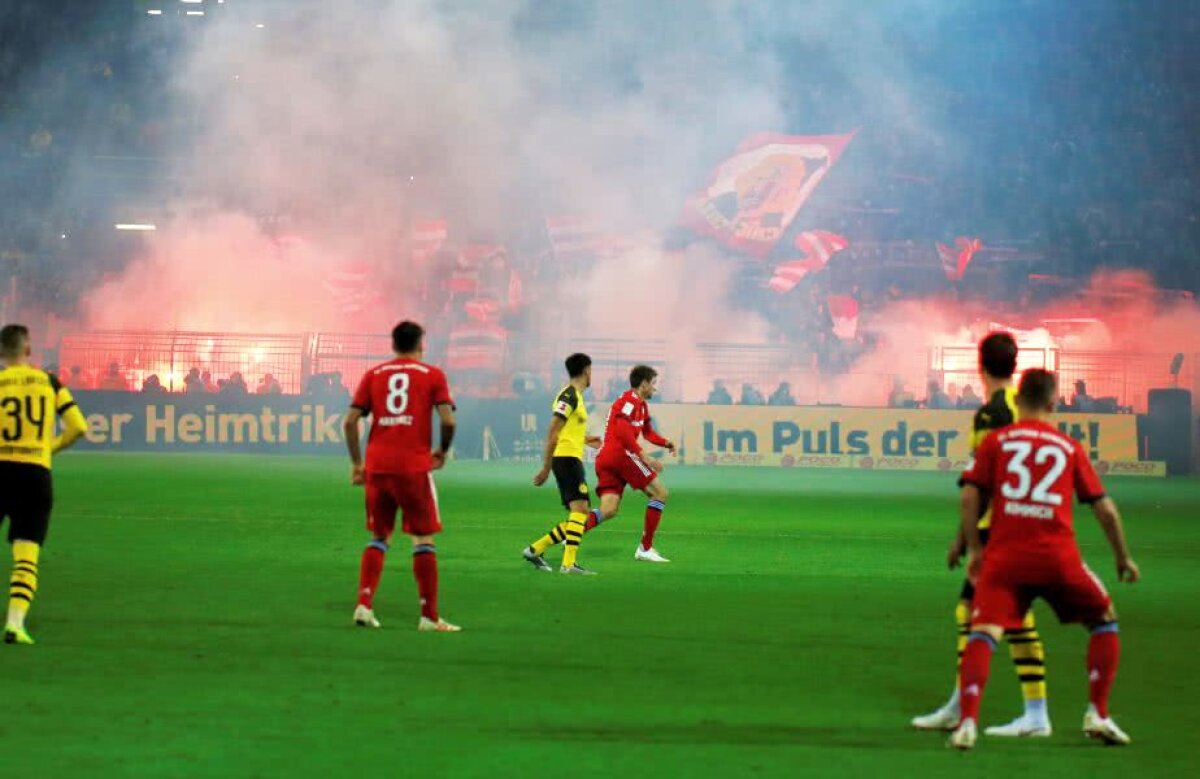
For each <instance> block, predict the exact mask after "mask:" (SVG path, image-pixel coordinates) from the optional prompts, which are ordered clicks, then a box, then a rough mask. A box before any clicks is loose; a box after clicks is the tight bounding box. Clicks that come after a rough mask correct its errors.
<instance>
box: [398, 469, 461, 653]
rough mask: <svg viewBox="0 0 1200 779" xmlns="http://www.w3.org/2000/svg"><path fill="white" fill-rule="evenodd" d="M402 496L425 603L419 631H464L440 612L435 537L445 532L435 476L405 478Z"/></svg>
mask: <svg viewBox="0 0 1200 779" xmlns="http://www.w3.org/2000/svg"><path fill="white" fill-rule="evenodd" d="M404 482H405V486H404V488H403V490H402V491H401V493H400V510H401V513H402V515H403V518H404V524H403V526H402V529H403V530H404V532H405V533H406V534H407V535H409V536H411V537H412V550H413V578H414V579H416V582H417V596H418V597H419V599H420V602H421V618H420V619H419V620H418V621H417V630H420V631H423V632H424V631H430V632H438V633H442V632H445V633H457V632H458V631H460V630H462V628H460V627H459V626H457V625H451V624H450V623H449V622H447V621H446V620H444V619H442V618H441V615H440V614H439V613H438V564H437V546H436V545H435V544H434V536H435V535H436V534H438V533H440V532H441V531H442V520H441V516H440V515H439V513H438V504H437V486H436V485H435V484H434V483H433V474H432V473H422V474H413V475H411V476H405V477H404Z"/></svg>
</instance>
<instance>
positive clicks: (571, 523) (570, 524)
mask: <svg viewBox="0 0 1200 779" xmlns="http://www.w3.org/2000/svg"><path fill="white" fill-rule="evenodd" d="M569 508H570V510H571V513H570V515H568V517H567V531H566V535H567V540H566V546H565V547H563V558H562V568H561V569H559V570H561V571H562V572H563V573H574V574H584V575H587V574H592V573H595V572H594V571H590V570H588V569H587V568H584V567H583V566H581V565H579V564H578V563H577V562H576V557H577V555H578V554H579V543H580V541H582V540H583V534H584V532H585V531H584V523H586V522H587V517H588V509H589V506H588V502H587V501H586V500H574V501H571V504H570V506H569Z"/></svg>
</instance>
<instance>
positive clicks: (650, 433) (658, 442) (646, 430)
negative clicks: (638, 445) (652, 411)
mask: <svg viewBox="0 0 1200 779" xmlns="http://www.w3.org/2000/svg"><path fill="white" fill-rule="evenodd" d="M642 437H643V438H645V439H646V440H647V441H649V442H650V443H652V444H654V445H655V446H666V445H667V444H669V443H670V441H668V440H667V439H666V438H665V437H663V436H662V435H660V434H659V432H658V431H657V430H655V429H654V425H653V424H651V421H650V415H649V414H647V415H646V426H645V427H643V428H642Z"/></svg>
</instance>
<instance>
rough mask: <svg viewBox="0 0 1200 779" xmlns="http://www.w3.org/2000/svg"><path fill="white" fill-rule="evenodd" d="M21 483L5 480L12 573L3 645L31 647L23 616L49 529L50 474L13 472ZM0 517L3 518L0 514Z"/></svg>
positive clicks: (32, 593)
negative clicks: (27, 645)
mask: <svg viewBox="0 0 1200 779" xmlns="http://www.w3.org/2000/svg"><path fill="white" fill-rule="evenodd" d="M15 470H18V471H20V473H19V474H18V477H19V478H21V479H23V480H24V481H23V482H22V483H17V484H12V483H9V482H10V480H9V479H7V478H6V479H5V485H4V486H5V491H6V493H8V499H7V500H6V501H5V506H4V513H7V514H8V517H9V526H8V541H9V543H10V544H11V545H12V558H13V570H12V576H11V578H10V580H9V588H8V614H7V618H6V620H5V624H4V641H5V643H8V644H32V643H33V639H32V638H31V637H30V635H29V631H28V630H26V628H25V615H26V614H28V613H29V609H30V607H31V606H32V605H33V599H34V596H35V595H36V594H37V587H38V561H39V558H40V556H41V549H42V545H43V544H45V542H46V534H47V532H48V530H49V528H50V510H51V508H52V506H53V502H54V498H53V489H52V486H51V481H50V471H48V470H46V469H44V468H39V467H36V466H30V467H29V468H18V469H15ZM0 516H3V514H0Z"/></svg>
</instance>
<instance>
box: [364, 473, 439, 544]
mask: <svg viewBox="0 0 1200 779" xmlns="http://www.w3.org/2000/svg"><path fill="white" fill-rule="evenodd" d="M366 488H367V530H368V531H370V532H371V533H374V534H375V535H377V536H379V535H382V536H387V537H390V536H391V535H392V532H393V531H394V530H395V529H396V512H397V510H398V511H400V512H402V513H403V515H404V524H403V525H402V526H401V528H400V529H401V530H402V531H403V532H404V533H406V534H408V535H410V536H431V535H433V534H434V533H438V532H441V529H442V520H441V517H440V516H439V515H438V502H437V487H435V486H434V484H433V474H431V473H428V472H420V473H377V474H372V475H369V476H367V484H366Z"/></svg>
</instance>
